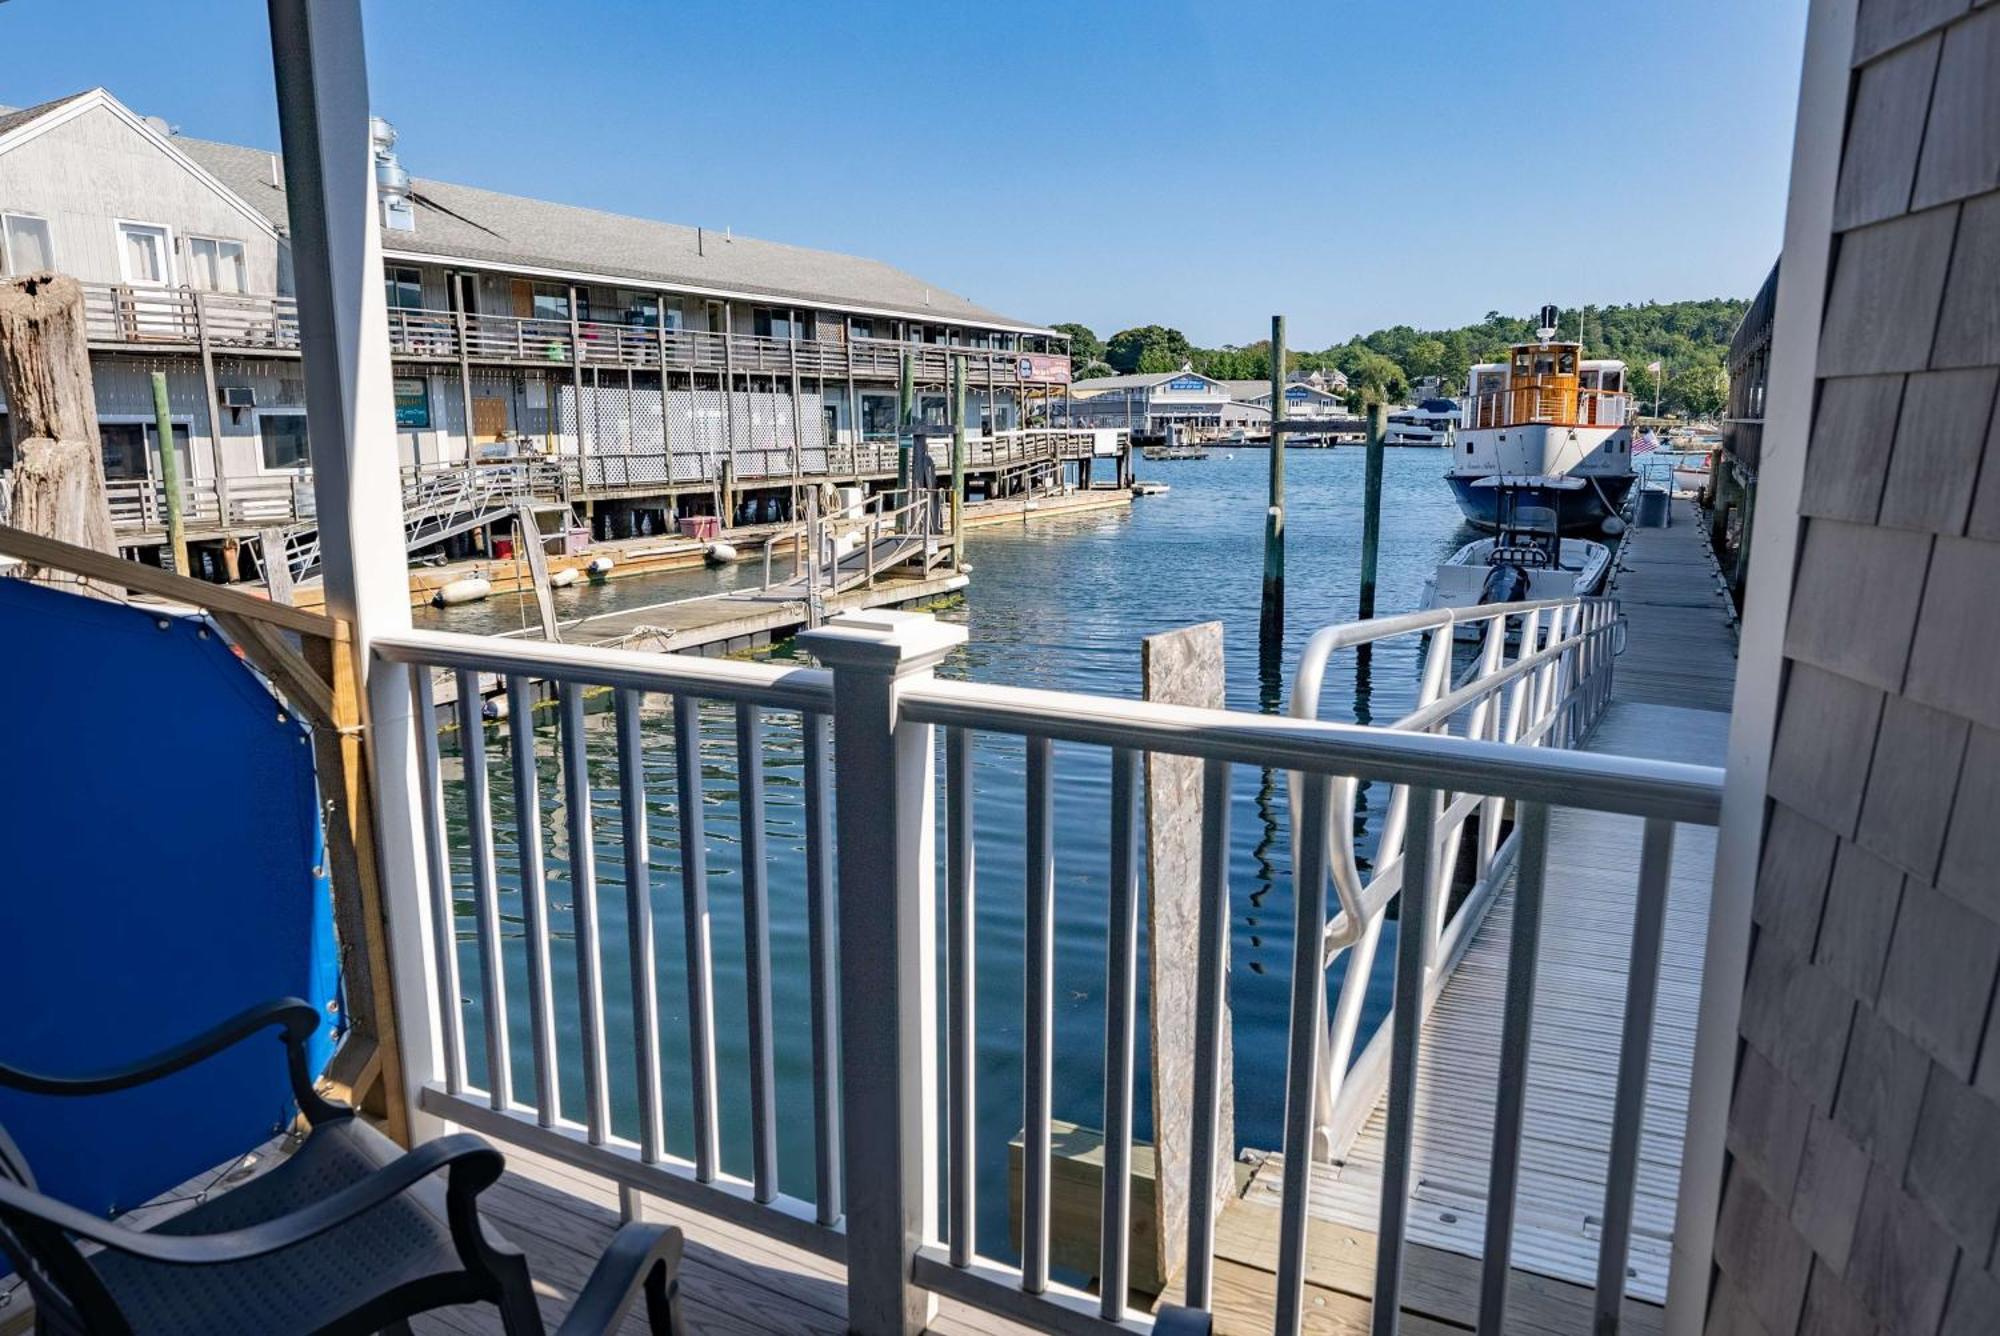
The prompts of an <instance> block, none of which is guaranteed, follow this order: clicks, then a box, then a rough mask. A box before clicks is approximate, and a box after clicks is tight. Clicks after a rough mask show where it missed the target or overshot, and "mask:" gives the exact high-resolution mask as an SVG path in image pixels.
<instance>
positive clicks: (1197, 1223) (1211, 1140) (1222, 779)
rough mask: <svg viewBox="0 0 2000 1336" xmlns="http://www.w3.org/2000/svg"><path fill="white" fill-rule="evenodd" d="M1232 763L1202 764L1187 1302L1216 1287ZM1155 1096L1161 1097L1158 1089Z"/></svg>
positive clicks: (1209, 1298)
mask: <svg viewBox="0 0 2000 1336" xmlns="http://www.w3.org/2000/svg"><path fill="white" fill-rule="evenodd" d="M1229 777H1230V765H1229V762H1227V761H1218V760H1214V759H1210V760H1207V761H1205V762H1203V763H1202V768H1201V912H1200V920H1199V922H1198V923H1197V924H1196V927H1195V956H1196V963H1195V989H1194V996H1195V1003H1194V1116H1193V1118H1192V1119H1191V1121H1190V1127H1189V1134H1188V1229H1187V1283H1186V1285H1185V1286H1184V1288H1185V1290H1186V1292H1187V1303H1188V1307H1190V1308H1204V1309H1205V1308H1207V1307H1208V1306H1209V1305H1210V1303H1212V1302H1213V1300H1214V1287H1215V1274H1214V1263H1215V1178H1216V1172H1217V1169H1218V1166H1219V1164H1220V1160H1221V1155H1222V1150H1221V1147H1220V1146H1219V1145H1218V1144H1217V1143H1218V1142H1219V1141H1220V1139H1221V1126H1222V1008H1223V1000H1224V992H1225V990H1226V989H1227V987H1228V971H1227V969H1225V968H1224V966H1225V962H1226V961H1227V960H1228V956H1229ZM1155 1098H1158V1096H1157V1095H1156V1096H1155Z"/></svg>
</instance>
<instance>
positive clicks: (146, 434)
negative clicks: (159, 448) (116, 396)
mask: <svg viewBox="0 0 2000 1336" xmlns="http://www.w3.org/2000/svg"><path fill="white" fill-rule="evenodd" d="M97 425H98V426H100V427H139V428H141V429H142V432H141V435H142V438H143V439H144V441H145V443H146V477H147V478H148V479H150V480H151V481H153V482H158V481H160V473H159V470H158V469H156V468H155V467H154V466H153V449H154V445H155V442H156V441H157V440H158V438H159V434H160V431H159V428H160V422H159V419H158V418H156V417H154V416H153V415H152V414H151V413H99V414H98V415H97ZM167 427H168V429H169V430H172V429H173V428H175V427H180V428H183V429H184V430H186V432H187V465H188V466H187V473H188V476H187V478H186V479H184V481H188V482H192V481H194V478H195V462H196V453H195V446H196V444H197V443H198V442H199V441H200V440H201V438H200V437H198V436H196V435H195V434H194V415H193V414H191V413H174V412H170V413H168V414H167ZM126 481H129V479H128V480H126Z"/></svg>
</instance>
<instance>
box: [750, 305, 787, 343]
mask: <svg viewBox="0 0 2000 1336" xmlns="http://www.w3.org/2000/svg"><path fill="white" fill-rule="evenodd" d="M790 316H791V313H790V312H788V311H780V310H777V309H776V308H774V307H770V306H759V307H757V308H755V309H754V310H752V311H751V312H750V328H751V332H752V333H754V334H755V335H756V336H757V337H758V338H760V339H787V340H789V339H790V338H791V337H792V322H791V318H790Z"/></svg>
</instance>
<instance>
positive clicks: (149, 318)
mask: <svg viewBox="0 0 2000 1336" xmlns="http://www.w3.org/2000/svg"><path fill="white" fill-rule="evenodd" d="M83 287H84V310H85V319H86V331H87V333H88V336H89V339H90V342H91V343H92V344H94V345H96V346H99V347H106V348H132V347H143V348H150V349H157V350H162V351H165V350H170V349H171V350H182V349H185V350H188V351H199V350H200V349H201V348H202V347H203V346H204V345H206V346H207V347H209V348H210V349H212V350H215V351H224V352H244V351H254V352H262V353H270V354H280V355H282V354H295V353H297V352H298V348H299V325H298V307H297V303H295V302H294V301H293V300H292V299H291V298H289V297H250V296H237V295H233V294H228V293H219V292H196V291H194V290H192V289H189V288H147V287H136V286H132V285H128V284H106V283H86V284H84V285H83ZM461 331H462V332H461ZM461 348H462V349H463V358H464V360H465V361H468V362H479V363H487V364H490V363H496V362H498V363H506V364H509V365H517V366H529V365H532V366H549V365H555V366H562V367H573V366H578V365H581V366H591V367H630V368H634V369H638V370H658V369H660V368H662V367H665V368H666V369H668V370H670V371H702V372H720V371H725V370H726V371H733V372H739V373H744V374H754V375H760V376H765V375H773V376H789V375H791V374H793V373H797V374H798V375H801V376H806V377H811V378H815V379H823V380H824V379H847V378H850V377H851V378H853V379H857V380H893V379H895V378H896V376H897V375H899V374H900V371H901V367H902V359H903V354H904V353H906V352H907V353H909V354H910V356H911V360H912V363H913V370H914V374H915V375H916V377H917V379H919V380H921V381H925V382H941V381H944V380H945V379H946V378H948V377H949V376H950V374H951V362H952V359H953V358H955V357H963V358H965V359H966V374H967V378H968V380H969V382H970V383H971V384H972V385H974V386H975V387H979V386H985V385H988V384H992V385H995V386H1018V385H1023V384H1028V385H1038V386H1048V385H1056V384H1062V383H1064V381H1066V379H1067V377H1068V373H1069V360H1068V359H1067V358H1066V357H1059V358H1057V359H1056V361H1055V363H1054V364H1053V365H1051V363H1050V359H1049V358H1048V357H1047V356H1044V355H1041V354H1036V355H1035V356H1034V358H1033V359H1032V360H1031V359H1029V358H1027V357H1024V356H1023V354H1021V353H1020V352H1016V351H1014V350H1011V349H1003V348H974V347H963V346H959V345H956V344H950V345H947V344H936V343H914V342H902V341H899V340H895V339H796V340H793V339H774V338H765V337H762V336H759V335H755V334H722V333H713V332H709V331H706V330H685V329H675V330H660V329H656V328H652V327H649V326H645V325H631V324H618V323H614V322H610V321H602V320H578V321H570V320H551V319H545V318H537V317H521V316H511V315H483V314H474V315H466V316H463V317H461V316H460V315H459V314H458V313H457V312H455V311H428V310H407V309H400V308H398V309H392V310H391V311H390V312H389V351H390V354H391V355H392V356H394V357H397V358H400V359H404V360H409V361H435V362H456V361H458V360H460V358H461Z"/></svg>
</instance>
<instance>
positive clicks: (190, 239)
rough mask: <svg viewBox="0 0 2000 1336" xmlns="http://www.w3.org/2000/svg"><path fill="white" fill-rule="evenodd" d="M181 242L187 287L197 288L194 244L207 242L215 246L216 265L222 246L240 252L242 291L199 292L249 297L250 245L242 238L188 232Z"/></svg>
mask: <svg viewBox="0 0 2000 1336" xmlns="http://www.w3.org/2000/svg"><path fill="white" fill-rule="evenodd" d="M183 240H184V241H186V243H187V248H188V265H187V267H188V269H189V271H190V272H189V274H188V286H189V287H191V288H193V287H197V286H198V285H197V284H196V283H195V282H194V277H195V275H194V273H193V270H194V268H195V264H194V244H195V243H196V242H197V241H206V242H209V243H211V244H213V245H214V246H216V247H217V250H216V262H217V263H218V264H220V263H221V260H222V251H221V249H220V248H221V247H223V246H234V247H236V249H237V250H238V251H239V252H240V253H241V254H242V273H243V289H242V291H241V292H240V293H236V292H225V291H224V290H223V289H221V288H201V289H200V290H201V291H203V292H214V293H219V294H221V295H222V296H224V297H236V296H245V297H247V296H249V295H250V243H249V242H247V241H245V240H243V238H241V237H218V236H209V235H206V234H203V233H197V232H190V233H188V234H187V236H186V237H184V238H183ZM120 253H121V255H122V254H123V252H120Z"/></svg>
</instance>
